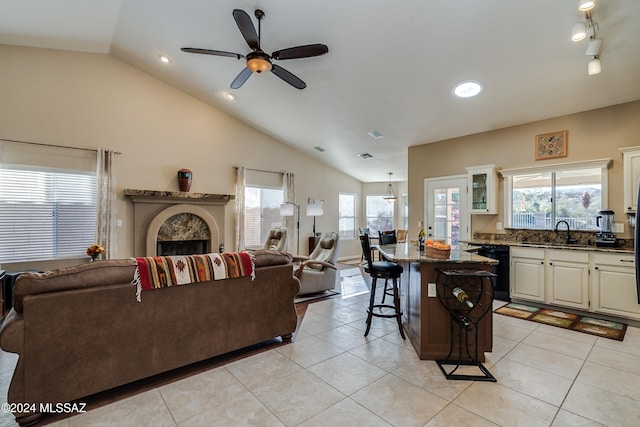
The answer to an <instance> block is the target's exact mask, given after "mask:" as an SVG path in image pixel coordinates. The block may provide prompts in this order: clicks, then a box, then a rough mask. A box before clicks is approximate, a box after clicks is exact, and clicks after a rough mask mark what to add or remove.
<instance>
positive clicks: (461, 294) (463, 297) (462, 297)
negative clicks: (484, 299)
mask: <svg viewBox="0 0 640 427" xmlns="http://www.w3.org/2000/svg"><path fill="white" fill-rule="evenodd" d="M451 292H452V293H453V295H454V296H455V297H456V298H457V299H458V301H460V302H464V303H465V304H467V305H468V306H469V308H473V303H472V302H471V300H470V299H469V295H467V293H466V292H465V291H463V290H462V289H461V288H459V287H458V288H453V291H451Z"/></svg>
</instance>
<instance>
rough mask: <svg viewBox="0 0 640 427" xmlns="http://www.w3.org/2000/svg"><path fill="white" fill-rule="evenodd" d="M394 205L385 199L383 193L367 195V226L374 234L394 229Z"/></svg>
mask: <svg viewBox="0 0 640 427" xmlns="http://www.w3.org/2000/svg"><path fill="white" fill-rule="evenodd" d="M393 205H394V204H393V203H389V202H387V201H386V200H385V199H383V198H382V195H368V196H367V202H366V216H367V227H369V230H370V232H371V235H372V236H376V235H377V234H378V231H384V230H393Z"/></svg>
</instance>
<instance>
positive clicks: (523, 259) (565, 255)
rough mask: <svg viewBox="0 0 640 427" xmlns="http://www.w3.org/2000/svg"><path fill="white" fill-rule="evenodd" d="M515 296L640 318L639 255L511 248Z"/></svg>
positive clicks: (584, 309)
mask: <svg viewBox="0 0 640 427" xmlns="http://www.w3.org/2000/svg"><path fill="white" fill-rule="evenodd" d="M510 268H511V270H510V271H511V273H510V274H511V276H510V279H511V282H510V283H511V285H510V286H511V297H512V298H515V299H520V300H526V301H535V302H540V303H545V304H549V305H555V306H562V307H567V308H574V309H576V310H583V311H590V312H595V313H602V314H607V315H611V316H618V317H624V318H628V319H635V320H640V304H638V295H637V290H636V271H635V262H634V256H633V255H632V254H625V253H607V252H594V251H580V250H573V249H566V250H557V249H541V248H521V247H512V248H511V265H510Z"/></svg>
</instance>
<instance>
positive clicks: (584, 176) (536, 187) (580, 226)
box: [501, 160, 610, 230]
mask: <svg viewBox="0 0 640 427" xmlns="http://www.w3.org/2000/svg"><path fill="white" fill-rule="evenodd" d="M609 162H610V161H607V160H604V161H594V162H580V163H572V164H565V165H561V166H556V167H555V168H553V169H552V168H526V169H519V170H515V169H514V170H503V171H501V173H502V174H503V176H505V177H506V178H507V185H506V188H509V191H508V192H507V197H509V203H508V207H509V210H510V211H511V212H510V215H508V216H507V218H508V220H509V221H510V225H509V226H510V227H512V228H531V229H546V230H550V229H553V228H554V227H555V224H557V222H558V221H567V223H568V224H569V227H570V228H571V229H572V230H597V229H598V227H596V216H597V214H598V211H600V210H602V209H605V208H606V200H607V198H606V188H607V185H606V184H607V173H606V172H607V166H608V164H609Z"/></svg>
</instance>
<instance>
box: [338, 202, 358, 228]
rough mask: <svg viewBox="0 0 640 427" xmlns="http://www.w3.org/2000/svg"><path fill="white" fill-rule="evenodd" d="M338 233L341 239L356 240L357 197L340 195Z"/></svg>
mask: <svg viewBox="0 0 640 427" xmlns="http://www.w3.org/2000/svg"><path fill="white" fill-rule="evenodd" d="M338 217H339V220H338V233H339V235H340V239H355V238H356V195H355V194H345V193H340V195H339V199H338Z"/></svg>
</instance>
